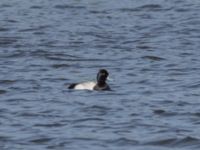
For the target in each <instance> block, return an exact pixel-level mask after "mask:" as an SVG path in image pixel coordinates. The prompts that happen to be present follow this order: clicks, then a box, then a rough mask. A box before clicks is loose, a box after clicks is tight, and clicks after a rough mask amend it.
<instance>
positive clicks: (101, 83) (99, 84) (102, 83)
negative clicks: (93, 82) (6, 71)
mask: <svg viewBox="0 0 200 150" xmlns="http://www.w3.org/2000/svg"><path fill="white" fill-rule="evenodd" d="M97 84H98V86H104V85H105V84H106V82H105V81H98V82H97Z"/></svg>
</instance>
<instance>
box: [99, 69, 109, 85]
mask: <svg viewBox="0 0 200 150" xmlns="http://www.w3.org/2000/svg"><path fill="white" fill-rule="evenodd" d="M108 75H109V73H108V71H107V70H105V69H100V70H99V72H98V74H97V82H98V84H105V82H106V79H107V77H108Z"/></svg>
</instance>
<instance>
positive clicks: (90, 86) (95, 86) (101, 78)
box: [68, 69, 110, 91]
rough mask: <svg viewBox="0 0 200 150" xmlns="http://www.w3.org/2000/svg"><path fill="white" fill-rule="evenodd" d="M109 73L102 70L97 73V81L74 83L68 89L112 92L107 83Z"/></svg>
mask: <svg viewBox="0 0 200 150" xmlns="http://www.w3.org/2000/svg"><path fill="white" fill-rule="evenodd" d="M108 75H109V73H108V71H107V70H105V69H100V70H99V72H98V73H97V81H96V82H94V81H89V82H82V83H73V84H71V85H70V86H69V87H68V88H69V89H76V90H97V91H101V90H110V87H109V86H108V84H107V83H106V79H107V77H108Z"/></svg>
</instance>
